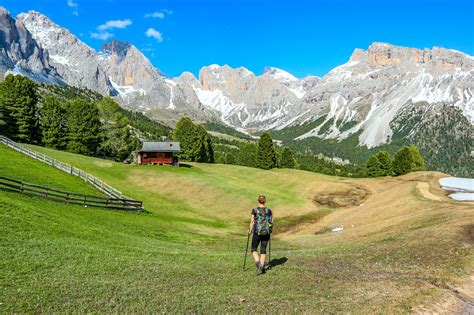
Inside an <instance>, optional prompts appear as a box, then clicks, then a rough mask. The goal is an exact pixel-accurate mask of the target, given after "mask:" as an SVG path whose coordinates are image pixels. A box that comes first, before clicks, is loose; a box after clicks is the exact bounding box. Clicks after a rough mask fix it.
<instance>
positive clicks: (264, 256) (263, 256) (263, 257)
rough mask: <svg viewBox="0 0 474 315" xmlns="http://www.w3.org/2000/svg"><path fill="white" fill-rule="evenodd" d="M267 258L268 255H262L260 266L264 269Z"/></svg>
mask: <svg viewBox="0 0 474 315" xmlns="http://www.w3.org/2000/svg"><path fill="white" fill-rule="evenodd" d="M266 258H267V254H260V265H262V267H264V266H265V259H266Z"/></svg>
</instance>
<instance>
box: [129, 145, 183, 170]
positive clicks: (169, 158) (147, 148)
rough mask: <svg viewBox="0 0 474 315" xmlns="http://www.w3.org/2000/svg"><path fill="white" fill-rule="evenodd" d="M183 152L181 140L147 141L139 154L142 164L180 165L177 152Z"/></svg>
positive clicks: (138, 158)
mask: <svg viewBox="0 0 474 315" xmlns="http://www.w3.org/2000/svg"><path fill="white" fill-rule="evenodd" d="M179 152H181V149H180V145H179V142H155V141H145V142H143V147H142V149H141V150H140V151H138V154H137V161H138V164H140V165H143V164H145V165H147V164H150V165H174V166H179V159H178V157H177V156H176V153H179Z"/></svg>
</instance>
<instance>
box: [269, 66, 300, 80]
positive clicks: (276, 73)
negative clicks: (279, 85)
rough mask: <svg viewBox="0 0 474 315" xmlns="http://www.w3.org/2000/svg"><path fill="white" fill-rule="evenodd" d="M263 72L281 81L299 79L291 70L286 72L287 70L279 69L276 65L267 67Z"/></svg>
mask: <svg viewBox="0 0 474 315" xmlns="http://www.w3.org/2000/svg"><path fill="white" fill-rule="evenodd" d="M263 74H267V75H269V76H271V77H272V78H274V79H275V80H277V81H281V82H294V81H298V78H296V77H295V76H294V75H292V74H291V73H289V72H286V71H285V70H282V69H278V68H275V67H266V68H265V70H264V71H263Z"/></svg>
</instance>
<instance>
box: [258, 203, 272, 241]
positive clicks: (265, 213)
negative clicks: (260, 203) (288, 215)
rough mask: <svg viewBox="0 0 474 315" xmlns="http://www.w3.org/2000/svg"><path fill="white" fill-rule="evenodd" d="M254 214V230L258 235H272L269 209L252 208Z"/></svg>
mask: <svg viewBox="0 0 474 315" xmlns="http://www.w3.org/2000/svg"><path fill="white" fill-rule="evenodd" d="M254 210H255V213H256V221H255V228H256V230H255V231H256V232H257V234H258V235H268V234H271V233H272V225H273V218H272V213H271V210H270V209H269V208H265V209H261V208H254Z"/></svg>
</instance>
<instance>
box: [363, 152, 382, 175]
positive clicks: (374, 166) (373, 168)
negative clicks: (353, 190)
mask: <svg viewBox="0 0 474 315" xmlns="http://www.w3.org/2000/svg"><path fill="white" fill-rule="evenodd" d="M366 174H367V176H368V177H379V176H382V175H383V171H382V164H381V163H380V161H379V158H378V156H377V154H374V155H372V156H371V157H370V158H369V159H368V160H367V172H366Z"/></svg>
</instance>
